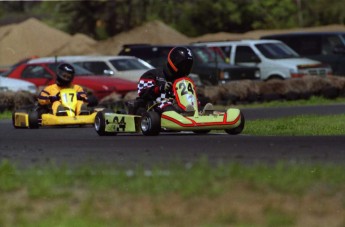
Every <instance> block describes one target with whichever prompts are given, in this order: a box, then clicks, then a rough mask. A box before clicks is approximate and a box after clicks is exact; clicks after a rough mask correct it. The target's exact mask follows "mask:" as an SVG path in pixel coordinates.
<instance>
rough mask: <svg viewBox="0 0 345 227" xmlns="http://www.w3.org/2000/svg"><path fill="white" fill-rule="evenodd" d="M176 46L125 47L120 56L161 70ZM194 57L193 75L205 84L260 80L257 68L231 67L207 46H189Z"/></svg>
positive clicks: (147, 45)
mask: <svg viewBox="0 0 345 227" xmlns="http://www.w3.org/2000/svg"><path fill="white" fill-rule="evenodd" d="M173 47H175V45H149V44H131V45H124V46H123V48H122V50H121V51H120V52H119V55H127V56H128V55H129V56H136V57H138V58H141V59H143V60H145V61H147V62H148V63H150V64H151V65H153V66H154V67H156V68H161V67H162V66H163V65H164V64H165V63H166V59H167V56H168V53H169V51H170V50H171V49H172V48H173ZM187 47H188V48H190V49H191V51H192V53H193V56H194V63H193V67H192V70H191V73H192V74H195V75H197V76H198V77H199V78H200V80H201V81H202V83H203V84H212V85H217V84H222V83H225V82H229V81H232V80H241V79H251V80H256V79H258V78H260V71H259V69H258V68H257V67H246V66H235V65H229V64H227V63H226V62H225V60H224V58H222V57H221V56H220V55H218V54H217V53H216V52H213V51H211V50H210V49H208V48H207V47H206V46H193V45H187Z"/></svg>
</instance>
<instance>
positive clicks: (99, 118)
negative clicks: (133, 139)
mask: <svg viewBox="0 0 345 227" xmlns="http://www.w3.org/2000/svg"><path fill="white" fill-rule="evenodd" d="M106 112H107V111H100V112H98V113H97V114H96V116H95V122H94V128H95V130H96V132H97V134H98V135H99V136H116V132H106V131H105V126H106V125H105V117H104V114H105V113H106Z"/></svg>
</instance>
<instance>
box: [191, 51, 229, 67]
mask: <svg viewBox="0 0 345 227" xmlns="http://www.w3.org/2000/svg"><path fill="white" fill-rule="evenodd" d="M193 52H194V53H193V54H194V59H196V60H199V61H200V62H201V63H202V64H204V63H215V62H218V63H219V62H225V59H224V57H223V56H222V55H221V53H219V52H218V51H215V49H211V48H207V47H194V48H193Z"/></svg>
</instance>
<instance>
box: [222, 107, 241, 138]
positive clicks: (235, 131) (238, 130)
mask: <svg viewBox="0 0 345 227" xmlns="http://www.w3.org/2000/svg"><path fill="white" fill-rule="evenodd" d="M244 124H245V118H244V115H243V113H242V112H241V123H240V125H239V126H237V127H236V128H232V129H225V132H226V133H228V134H230V135H237V134H240V133H241V132H242V131H243V129H244Z"/></svg>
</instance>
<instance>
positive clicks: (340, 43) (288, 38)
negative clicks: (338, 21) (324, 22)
mask: <svg viewBox="0 0 345 227" xmlns="http://www.w3.org/2000/svg"><path fill="white" fill-rule="evenodd" d="M261 39H274V40H280V41H282V42H284V43H285V44H287V45H288V46H289V47H291V48H292V49H293V50H294V51H296V52H297V53H298V54H299V55H301V56H303V57H307V58H311V59H314V60H317V61H321V62H324V63H327V64H329V65H330V66H331V67H332V70H333V74H334V75H341V76H345V64H344V63H345V32H299V33H285V34H277V35H266V36H263V37H261Z"/></svg>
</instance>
